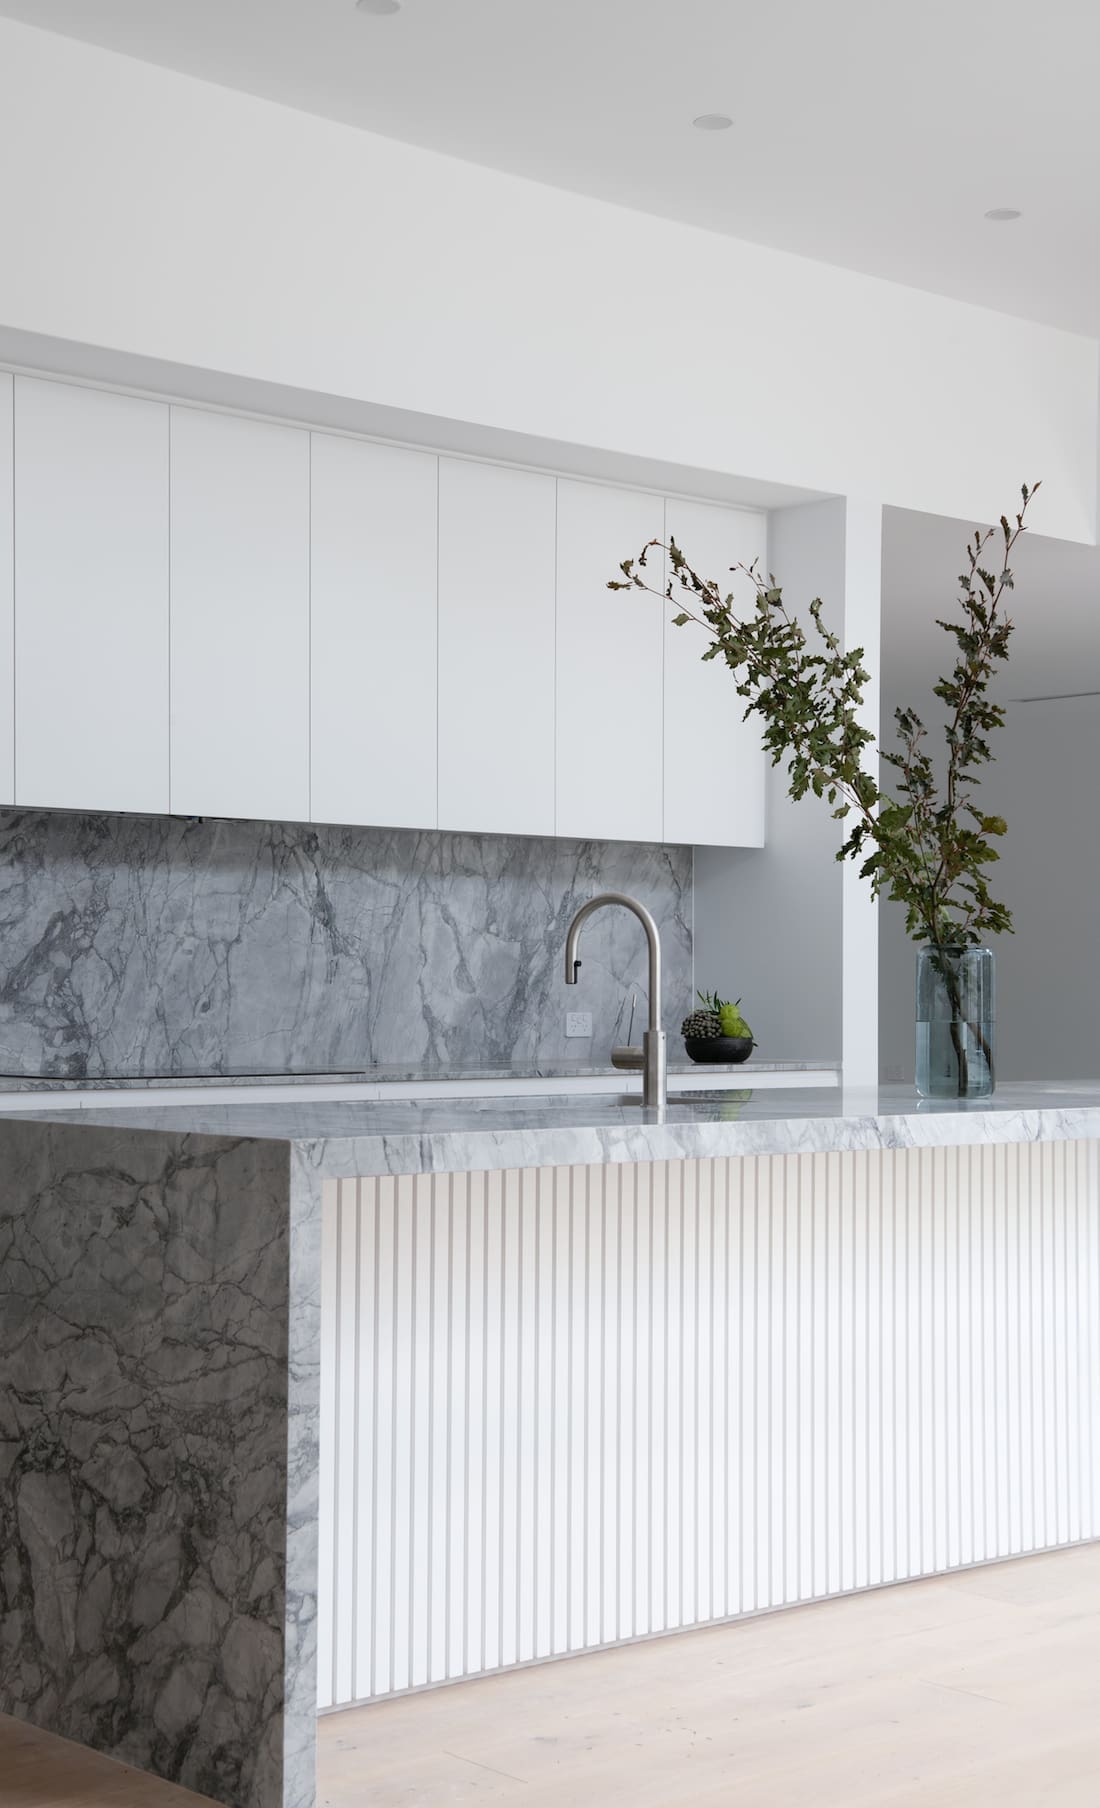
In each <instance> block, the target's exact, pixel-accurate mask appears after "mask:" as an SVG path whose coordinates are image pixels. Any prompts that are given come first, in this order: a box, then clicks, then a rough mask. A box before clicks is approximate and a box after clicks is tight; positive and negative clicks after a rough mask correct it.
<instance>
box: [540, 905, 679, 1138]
mask: <svg viewBox="0 0 1100 1808" xmlns="http://www.w3.org/2000/svg"><path fill="white" fill-rule="evenodd" d="M607 904H618V905H619V906H620V907H621V908H622V909H623V910H632V911H633V912H634V915H635V916H636V917H637V919H638V921H639V923H640V924H641V925H642V928H643V929H644V930H645V935H646V941H647V942H648V944H649V1028H648V1029H647V1030H646V1032H645V1034H644V1036H643V1037H642V1046H641V1048H629V1049H625V1048H623V1049H615V1050H614V1051H613V1055H612V1059H613V1061H614V1063H615V1066H616V1067H640V1068H641V1070H642V1104H643V1105H647V1106H654V1107H655V1108H657V1109H663V1107H664V1105H665V1103H666V1098H667V1090H668V1088H667V1080H666V1070H667V1055H666V1052H665V1032H664V1030H663V1029H662V1028H661V937H660V933H659V932H658V929H657V925H656V923H655V922H654V921H653V918H652V917H651V916H650V914H649V912H648V910H647V909H646V907H645V905H644V904H639V903H638V901H637V899H636V898H628V897H627V896H626V894H625V892H621V891H604V892H601V893H600V895H599V897H598V898H590V899H589V900H588V903H587V904H582V905H581V907H580V909H579V910H578V912H577V914H576V916H575V917H574V918H573V921H572V922H571V923H570V925H569V934H568V935H567V936H566V938H565V983H566V985H567V986H575V985H576V983H577V971H578V969H579V967H580V965H581V961H580V956H579V955H578V953H577V947H578V945H579V943H580V935H581V929H582V928H583V926H584V924H585V923H586V922H587V921H588V919H589V917H590V916H592V914H593V912H594V911H597V910H602V909H603V908H604V906H605V905H607Z"/></svg>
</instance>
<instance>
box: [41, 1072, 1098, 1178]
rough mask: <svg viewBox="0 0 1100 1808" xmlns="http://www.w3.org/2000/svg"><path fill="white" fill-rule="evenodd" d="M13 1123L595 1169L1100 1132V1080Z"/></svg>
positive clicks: (233, 1109) (319, 1154) (479, 1165)
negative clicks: (968, 1088) (973, 1090)
mask: <svg viewBox="0 0 1100 1808" xmlns="http://www.w3.org/2000/svg"><path fill="white" fill-rule="evenodd" d="M8 1115H9V1116H10V1117H18V1118H21V1119H22V1118H26V1119H29V1120H34V1121H38V1122H50V1121H56V1122H58V1123H67V1124H70V1125H75V1124H77V1123H80V1124H88V1125H105V1126H110V1127H112V1128H116V1129H118V1130H119V1131H128V1132H138V1131H142V1130H153V1131H172V1132H175V1133H177V1134H184V1135H195V1136H215V1137H231V1138H253V1137H254V1138H258V1139H261V1140H265V1141H266V1140H272V1139H274V1140H278V1141H283V1142H287V1143H290V1144H293V1145H295V1147H296V1148H297V1150H298V1151H299V1152H300V1155H301V1157H302V1159H303V1160H304V1162H305V1164H306V1166H307V1167H309V1168H310V1169H312V1170H313V1171H314V1172H315V1173H323V1174H330V1175H333V1176H338V1175H344V1174H384V1173H393V1174H408V1173H427V1172H436V1173H447V1172H462V1171H464V1170H481V1169H497V1168H511V1167H517V1168H519V1167H544V1166H548V1167H558V1166H564V1165H572V1164H581V1163H588V1162H617V1161H650V1160H653V1161H658V1160H675V1159H677V1158H683V1157H705V1156H729V1155H762V1154H796V1153H814V1152H824V1151H835V1150H849V1149H851V1150H866V1149H889V1148H909V1147H928V1148H934V1147H943V1146H949V1145H958V1144H976V1143H1016V1142H1052V1141H1072V1140H1076V1139H1081V1138H1090V1137H1097V1138H1100V1082H1097V1081H1084V1082H1081V1083H1080V1084H1077V1085H1043V1084H1041V1083H1039V1084H1034V1085H1022V1084H1021V1085H1005V1086H1002V1087H1000V1088H999V1089H998V1091H997V1093H996V1096H995V1097H994V1098H993V1099H989V1100H979V1101H958V1100H948V1101H934V1100H927V1099H918V1097H917V1096H916V1094H915V1093H914V1092H913V1091H911V1090H909V1089H907V1088H904V1087H900V1086H890V1087H882V1088H880V1089H877V1090H868V1091H854V1090H852V1089H851V1088H843V1089H842V1088H836V1089H828V1090H826V1089H821V1090H817V1089H805V1090H800V1091H795V1090H777V1089H771V1090H769V1091H760V1092H755V1093H754V1092H753V1091H752V1090H751V1088H749V1087H746V1088H745V1089H744V1090H743V1091H739V1092H734V1093H729V1092H726V1093H723V1094H720V1095H719V1094H715V1095H708V1094H705V1093H703V1094H693V1095H692V1096H691V1098H690V1099H686V1100H683V1101H674V1102H672V1103H670V1104H669V1106H668V1107H667V1108H666V1110H665V1112H664V1113H663V1114H661V1115H658V1114H657V1113H655V1112H652V1111H646V1110H644V1109H643V1108H642V1107H641V1106H640V1105H636V1104H631V1103H624V1102H619V1101H616V1100H613V1099H610V1098H589V1097H579V1098H569V1097H565V1098H553V1099H545V1100H540V1099H509V1098H493V1099H476V1100H469V1099H454V1100H430V1101H425V1100H407V1101H394V1102H392V1103H390V1102H374V1101H369V1100H350V1099H349V1100H342V1101H332V1102H315V1101H309V1100H304V1101H302V1100H299V1101H296V1100H295V1099H294V1098H293V1096H288V1097H287V1098H286V1100H285V1101H283V1100H280V1101H279V1102H277V1103H271V1104H264V1105H251V1104H242V1105H235V1104H232V1103H219V1104H216V1105H215V1104H210V1105H202V1104H198V1105H196V1104H188V1105H179V1106H172V1105H166V1104H158V1105H157V1106H156V1107H149V1108H146V1107H136V1108H135V1107H133V1106H131V1107H130V1108H129V1109H126V1110H122V1109H118V1108H116V1109H115V1110H113V1111H112V1110H111V1108H110V1107H109V1106H107V1105H104V1106H103V1107H102V1108H100V1107H92V1108H88V1109H85V1110H84V1111H82V1112H81V1113H80V1116H79V1118H74V1115H73V1114H72V1113H71V1112H68V1111H63V1110H62V1108H60V1107H56V1108H55V1109H54V1111H52V1112H51V1111H50V1110H48V1109H36V1110H31V1109H30V1108H29V1107H28V1109H26V1110H22V1109H20V1110H19V1111H18V1112H11V1113H9V1114H8Z"/></svg>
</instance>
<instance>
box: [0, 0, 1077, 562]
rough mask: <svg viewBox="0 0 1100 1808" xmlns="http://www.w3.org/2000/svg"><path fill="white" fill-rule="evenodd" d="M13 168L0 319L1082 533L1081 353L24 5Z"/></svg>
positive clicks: (7, 125)
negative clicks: (178, 69)
mask: <svg viewBox="0 0 1100 1808" xmlns="http://www.w3.org/2000/svg"><path fill="white" fill-rule="evenodd" d="M0 162H2V166H3V167H4V168H5V169H6V170H8V171H10V172H18V174H17V178H14V177H13V179H12V180H10V181H8V182H6V183H5V184H4V185H3V187H2V190H0V328H8V329H18V330H22V331H24V332H31V333H40V334H49V335H54V336H57V337H59V338H61V339H64V340H70V341H78V342H83V343H89V344H91V345H95V346H103V347H108V348H113V349H114V350H115V351H116V352H119V353H124V352H125V353H133V354H142V355H145V356H148V357H153V358H157V359H165V360H175V361H177V362H179V363H182V364H184V365H188V366H199V367H202V368H204V369H207V370H210V371H215V372H225V373H232V374H235V375H236V376H238V377H251V378H254V379H263V380H266V381H269V382H274V383H281V384H287V385H295V386H298V387H300V388H304V389H306V390H311V391H321V392H325V393H326V394H330V395H334V396H342V397H359V398H366V399H368V400H369V401H371V402H373V403H376V404H384V405H388V406H392V407H395V408H401V409H411V410H417V411H421V412H423V413H425V414H429V415H433V416H444V417H447V418H449V419H452V420H458V421H466V422H475V423H483V424H489V425H491V426H494V427H496V428H500V429H509V430H514V431H520V432H523V433H526V434H530V435H535V436H541V437H544V438H548V439H553V440H558V441H567V442H570V443H576V444H580V445H585V446H594V447H601V448H606V449H609V450H611V451H617V452H619V453H621V455H622V456H623V457H624V458H625V457H627V456H635V457H654V458H659V459H662V460H666V461H669V460H671V461H675V462H677V463H681V464H686V465H691V466H694V467H701V468H703V469H705V470H712V471H725V472H743V473H749V474H754V475H762V476H767V477H769V478H771V479H773V480H776V481H781V482H785V483H790V484H795V485H801V486H804V487H806V488H809V489H813V490H817V491H823V490H824V491H830V492H843V493H846V494H856V495H874V496H876V497H881V498H883V499H884V500H885V501H888V502H895V503H899V504H904V505H907V506H910V507H914V508H921V509H927V510H934V511H938V512H942V513H953V514H964V515H970V514H973V515H974V516H975V517H976V518H982V517H984V516H988V515H990V514H993V515H996V514H997V513H999V511H1000V508H1001V507H1002V502H1003V497H1004V496H1005V495H1006V494H1008V495H1011V494H1013V493H1014V492H1015V489H1016V487H1017V485H1018V484H1019V482H1020V481H1021V479H1022V478H1023V477H1025V476H1028V477H1030V476H1031V475H1033V474H1034V473H1036V472H1039V473H1041V474H1042V476H1043V478H1044V479H1045V480H1046V484H1047V489H1046V493H1045V496H1044V498H1043V502H1042V510H1041V521H1040V522H1039V524H1040V525H1041V526H1042V527H1043V530H1044V531H1045V532H1048V533H1057V534H1060V535H1064V536H1066V537H1068V538H1071V539H1072V538H1078V539H1088V538H1091V537H1092V535H1093V531H1094V524H1095V510H1096V424H1097V411H1096V398H1097V346H1096V344H1095V342H1094V341H1091V340H1085V339H1083V338H1078V337H1075V336H1073V335H1070V334H1065V333H1059V332H1054V331H1052V330H1048V329H1045V328H1042V327H1039V326H1035V325H1032V324H1028V323H1025V322H1022V321H1016V320H1011V319H1009V318H1008V317H1007V316H1004V315H1000V314H994V313H991V312H988V311H986V310H982V309H978V308H973V307H968V306H965V305H962V304H960V303H957V302H953V301H948V300H945V299H943V298H940V297H936V296H933V295H930V294H925V293H922V292H917V291H914V290H909V289H905V288H902V287H900V286H897V285H892V284H889V283H884V282H880V281H875V280H873V279H871V278H868V277H865V276H859V275H856V274H853V273H850V272H846V271H842V270H839V269H833V268H831V267H828V266H826V265H822V264H817V263H813V262H810V261H807V260H804V259H800V258H797V257H793V256H790V255H788V254H785V253H781V252H776V251H771V250H767V249H764V248H762V247H759V246H750V245H747V244H744V243H740V242H738V241H736V240H733V239H729V238H725V237H722V236H719V235H714V234H708V233H706V232H703V231H700V230H698V229H696V228H688V227H680V226H677V225H675V224H672V223H670V222H668V221H662V220H658V219H655V218H649V217H644V216H641V215H638V214H635V213H631V212H629V211H627V210H625V209H620V208H616V207H612V206H609V205H607V204H605V203H602V202H597V201H592V200H587V199H585V198H583V197H579V196H576V195H570V194H566V193H563V192H560V191H557V190H554V189H551V188H546V187H542V186H540V185H537V184H533V183H530V182H525V181H522V180H520V179H518V178H514V177H509V176H506V175H501V174H498V173H494V172H492V171H489V170H485V169H481V168H477V167H475V166H473V165H469V164H464V163H462V162H459V161H457V160H454V159H448V158H444V157H440V156H438V155H436V154H434V153H430V152H425V151H421V150H418V149H416V148H414V147H411V146H408V145H403V144H398V143H396V142H393V141H390V140H386V139H382V138H378V137H375V136H373V135H371V134H367V133H362V132H356V131H354V130H353V129H351V128H348V127H344V126H339V125H335V124H333V123H331V122H328V121H323V120H319V119H316V118H312V117H310V116H308V115H306V114H303V113H298V112H294V111H292V110H290V109H287V108H282V107H278V106H275V105H273V104H271V103H269V102H266V101H260V100H257V99H254V98H251V97H247V96H244V95H240V94H236V93H233V92H231V91H230V90H228V89H222V88H218V87H214V86H211V85H207V84H204V83H200V82H197V81H195V80H193V79H191V78H189V77H183V76H177V75H175V74H173V73H171V72H168V71H165V70H161V69H157V68H153V67H151V66H148V65H144V64H141V63H139V62H137V61H134V60H131V59H127V58H123V57H118V56H115V55H113V54H111V53H108V52H104V51H99V50H96V49H94V48H91V47H89V46H85V45H81V44H78V43H75V42H73V41H71V40H67V39H64V38H61V37H59V36H55V35H51V34H47V33H42V32H37V31H35V30H34V29H32V28H30V27H26V26H21V25H17V24H14V23H12V22H10V21H7V20H3V21H0ZM1014 373H1023V375H1024V378H1025V380H1023V381H1018V380H1014ZM972 397H977V398H980V416H981V435H980V443H979V445H978V447H976V445H975V440H974V436H973V435H972V434H968V433H965V432H962V431H959V428H958V421H959V418H960V410H961V409H963V408H964V405H969V401H968V399H969V398H972Z"/></svg>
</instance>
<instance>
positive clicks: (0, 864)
mask: <svg viewBox="0 0 1100 1808" xmlns="http://www.w3.org/2000/svg"><path fill="white" fill-rule="evenodd" d="M691 888H692V854H691V849H690V848H680V847H657V846H652V847H651V846H637V845H632V844H629V843H625V842H592V841H582V842H574V841H551V840H546V841H539V840H531V839H527V838H523V837H518V836H517V837H512V836H473V835H451V834H434V833H420V832H414V831H405V830H389V829H358V828H330V827H322V828H313V827H309V826H302V825H289V824H283V823H256V822H214V821H199V822H187V821H183V820H180V819H176V818H166V817H136V816H84V815H67V814H59V813H58V814H55V813H50V812H42V811H34V812H29V811H18V810H12V811H5V812H0V925H2V936H3V941H2V947H0V1071H2V1072H3V1073H6V1074H31V1073H45V1074H51V1075H69V1076H83V1075H87V1076H89V1077H90V1078H94V1077H96V1076H97V1075H107V1074H112V1073H120V1074H150V1073H183V1072H186V1073H195V1072H199V1073H212V1074H216V1073H228V1072H232V1071H234V1070H249V1069H256V1070H260V1071H262V1070H265V1069H267V1070H270V1069H283V1068H295V1069H307V1070H308V1069H311V1068H314V1069H321V1070H323V1069H344V1070H357V1069H360V1068H363V1067H367V1066H371V1065H373V1064H374V1063H376V1062H402V1063H420V1062H423V1063H426V1064H427V1063H435V1062H439V1063H442V1064H445V1065H453V1066H461V1065H463V1064H464V1063H470V1062H485V1061H507V1060H517V1059H532V1058H539V1059H549V1058H551V1057H562V1056H566V1055H575V1056H582V1055H586V1054H588V1053H592V1054H601V1055H602V1054H603V1053H605V1051H606V1050H607V1049H608V1048H609V1047H610V1046H611V1044H612V1042H614V1041H616V1040H621V1039H622V1037H623V1036H624V1034H625V1031H626V1023H627V1017H628V1015H629V1010H630V1000H631V995H632V993H633V992H634V991H635V990H636V991H637V994H638V1021H637V1024H636V1029H637V1030H638V1031H640V1029H641V1028H642V1027H643V1026H644V1012H645V1008H646V1001H645V982H646V956H645V943H644V938H643V936H642V933H641V929H640V927H639V925H638V924H637V922H636V921H635V920H634V918H633V917H632V916H630V915H628V914H627V913H626V912H623V911H608V912H607V913H601V914H600V915H598V916H597V917H596V918H594V919H593V921H592V922H591V923H589V924H588V925H587V927H586V930H585V935H584V943H583V946H582V954H583V956H584V966H583V970H582V976H581V983H580V984H579V985H578V986H577V987H576V988H575V989H572V988H567V987H566V986H565V983H564V980H563V977H562V974H563V948H564V941H565V932H566V928H567V926H568V923H569V919H570V917H571V915H572V913H573V911H574V910H575V909H576V907H577V906H578V905H579V904H581V903H583V902H584V900H585V899H586V898H589V897H591V896H592V895H593V894H594V893H595V892H597V891H603V890H613V891H627V892H630V893H633V894H634V895H635V896H636V897H638V898H639V899H641V900H642V902H644V903H646V904H647V905H648V906H649V908H650V909H651V910H652V912H653V914H654V916H655V917H656V919H657V921H658V923H659V925H660V927H661V931H662V940H663V944H664V955H665V1019H666V1028H668V1029H670V1030H674V1029H675V1028H676V1027H677V1025H678V1023H679V1019H680V1017H681V1016H682V1015H683V1013H684V1011H685V1010H686V1009H687V1008H688V1005H689V1003H690V999H691V995H692V983H693V982H692V935H691V925H692V895H691ZM567 1010H576V1011H590V1012H591V1013H592V1021H593V1038H592V1041H591V1043H588V1042H585V1041H578V1040H576V1039H572V1038H571V1039H569V1040H566V1037H565V1014H566V1011H567Z"/></svg>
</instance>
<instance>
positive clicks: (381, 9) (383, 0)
mask: <svg viewBox="0 0 1100 1808" xmlns="http://www.w3.org/2000/svg"><path fill="white" fill-rule="evenodd" d="M355 5H356V7H357V9H358V11H359V12H361V13H373V14H374V17H375V18H376V19H381V18H383V17H384V16H385V15H386V14H387V13H399V12H400V11H401V0H355Z"/></svg>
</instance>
